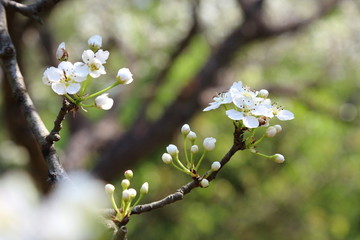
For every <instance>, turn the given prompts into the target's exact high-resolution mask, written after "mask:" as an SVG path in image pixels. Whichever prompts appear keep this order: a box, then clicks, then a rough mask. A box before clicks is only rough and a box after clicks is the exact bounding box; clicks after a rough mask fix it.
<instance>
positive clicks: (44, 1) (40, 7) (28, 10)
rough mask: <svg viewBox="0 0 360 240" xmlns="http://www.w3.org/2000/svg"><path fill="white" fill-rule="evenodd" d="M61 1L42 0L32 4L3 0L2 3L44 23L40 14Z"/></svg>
mask: <svg viewBox="0 0 360 240" xmlns="http://www.w3.org/2000/svg"><path fill="white" fill-rule="evenodd" d="M59 1H60V0H41V1H37V2H36V3H33V4H30V5H25V4H22V3H18V2H16V1H13V0H2V3H3V5H4V6H5V7H6V8H10V9H13V10H15V11H17V12H19V13H21V14H22V15H24V16H26V17H29V18H32V19H34V20H36V21H37V22H39V23H42V20H41V18H40V17H39V14H40V13H41V12H43V11H44V10H47V9H50V8H52V7H53V6H54V5H55V4H57V3H58V2H59Z"/></svg>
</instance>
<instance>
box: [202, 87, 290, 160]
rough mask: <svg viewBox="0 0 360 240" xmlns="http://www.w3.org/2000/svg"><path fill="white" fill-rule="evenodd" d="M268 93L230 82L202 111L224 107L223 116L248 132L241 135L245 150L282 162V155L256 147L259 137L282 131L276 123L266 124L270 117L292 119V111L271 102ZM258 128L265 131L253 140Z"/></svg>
mask: <svg viewBox="0 0 360 240" xmlns="http://www.w3.org/2000/svg"><path fill="white" fill-rule="evenodd" d="M268 96H269V92H268V90H266V89H262V90H260V91H255V90H251V89H250V88H249V87H245V86H243V84H242V82H241V81H239V82H235V83H233V84H232V86H231V87H230V89H229V90H228V91H226V92H223V93H221V94H219V95H218V96H215V97H214V98H213V100H214V101H213V102H211V103H210V104H209V106H207V107H206V108H205V109H204V110H203V111H210V110H214V109H217V108H219V107H220V106H223V107H224V108H225V109H226V115H227V116H228V117H229V118H230V119H231V120H233V121H234V122H235V126H236V127H238V128H240V129H243V131H244V132H247V133H248V134H247V135H245V134H244V135H243V136H242V137H244V142H245V149H249V150H250V151H251V152H252V153H255V154H258V155H260V156H263V157H266V158H269V159H271V160H273V161H274V162H277V163H283V162H284V161H285V157H284V156H283V155H282V154H280V153H276V154H273V155H266V154H263V153H260V152H259V151H258V150H257V149H256V147H257V145H258V144H259V143H260V142H261V141H262V140H264V139H265V138H273V137H275V136H276V135H277V134H279V133H280V132H281V131H282V127H281V125H279V124H276V125H274V126H270V120H271V119H272V118H274V117H275V118H277V119H278V120H280V121H287V120H292V119H294V114H293V113H292V112H290V111H289V110H285V109H283V108H281V107H279V106H278V105H277V104H274V103H272V101H271V100H270V98H268ZM259 127H266V130H265V132H264V133H263V135H262V136H261V137H260V138H258V139H257V138H256V136H255V133H256V131H255V130H256V129H257V128H259ZM245 149H244V150H245Z"/></svg>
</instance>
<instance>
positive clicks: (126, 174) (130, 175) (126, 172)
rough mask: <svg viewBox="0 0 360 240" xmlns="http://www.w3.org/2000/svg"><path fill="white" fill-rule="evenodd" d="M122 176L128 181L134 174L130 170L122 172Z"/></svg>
mask: <svg viewBox="0 0 360 240" xmlns="http://www.w3.org/2000/svg"><path fill="white" fill-rule="evenodd" d="M124 176H125V178H126V179H128V180H130V179H132V178H133V176H134V173H133V171H132V170H130V169H129V170H126V171H125V172H124Z"/></svg>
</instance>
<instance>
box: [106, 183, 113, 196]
mask: <svg viewBox="0 0 360 240" xmlns="http://www.w3.org/2000/svg"><path fill="white" fill-rule="evenodd" d="M114 191H115V187H114V185H112V184H106V185H105V192H106V193H107V194H108V195H112V194H113V193H114Z"/></svg>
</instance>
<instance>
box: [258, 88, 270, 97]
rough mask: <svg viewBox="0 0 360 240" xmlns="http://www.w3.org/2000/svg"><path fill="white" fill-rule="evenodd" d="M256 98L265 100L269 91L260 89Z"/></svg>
mask: <svg viewBox="0 0 360 240" xmlns="http://www.w3.org/2000/svg"><path fill="white" fill-rule="evenodd" d="M258 96H259V97H262V98H267V97H268V96H269V91H268V90H266V89H261V90H260V91H259V94H258Z"/></svg>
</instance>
